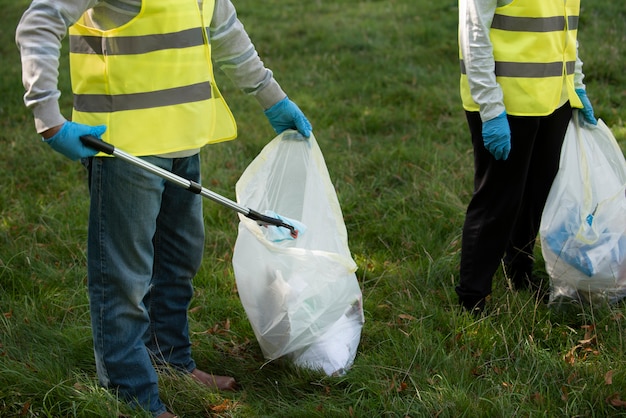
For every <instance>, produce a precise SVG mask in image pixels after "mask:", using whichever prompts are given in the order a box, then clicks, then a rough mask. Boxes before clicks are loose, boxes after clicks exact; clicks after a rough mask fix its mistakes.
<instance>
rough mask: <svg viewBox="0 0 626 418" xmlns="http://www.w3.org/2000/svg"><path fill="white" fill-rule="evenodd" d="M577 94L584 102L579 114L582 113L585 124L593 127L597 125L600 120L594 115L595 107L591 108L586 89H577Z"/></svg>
mask: <svg viewBox="0 0 626 418" xmlns="http://www.w3.org/2000/svg"><path fill="white" fill-rule="evenodd" d="M576 94H577V95H578V98H579V99H580V101H581V102H583V108H582V109H579V112H580V113H582V115H583V119H584V120H585V122H587V123H590V124H592V125H597V124H598V120H597V119H596V117H595V116H594V115H593V107H592V106H591V102H590V101H589V98H588V97H587V92H586V91H585V89H576Z"/></svg>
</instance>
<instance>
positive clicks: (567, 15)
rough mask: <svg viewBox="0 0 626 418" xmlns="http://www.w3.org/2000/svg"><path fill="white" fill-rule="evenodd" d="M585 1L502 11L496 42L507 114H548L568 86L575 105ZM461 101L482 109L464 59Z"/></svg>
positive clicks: (493, 35) (493, 33)
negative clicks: (474, 96) (578, 38)
mask: <svg viewBox="0 0 626 418" xmlns="http://www.w3.org/2000/svg"><path fill="white" fill-rule="evenodd" d="M579 9H580V0H566V1H565V2H564V0H525V1H514V2H512V3H510V4H509V5H507V6H503V7H499V8H497V9H496V13H495V15H494V18H493V22H492V25H491V30H490V39H491V43H492V45H493V51H494V52H493V54H494V58H495V74H496V80H497V82H498V84H499V85H500V86H501V88H502V91H503V92H504V105H505V108H506V110H507V113H509V114H511V115H518V116H544V115H548V114H550V113H552V112H553V111H554V110H555V109H556V108H557V107H558V105H559V104H560V102H561V97H562V93H563V86H564V85H565V86H566V89H567V97H568V98H569V101H570V103H571V105H572V106H573V107H582V103H581V102H580V99H579V98H578V96H577V95H576V92H575V91H574V90H575V89H574V72H575V64H576V36H577V31H578V13H579ZM460 64H461V97H462V100H463V107H464V108H465V109H466V110H470V111H478V110H479V106H478V104H476V103H475V102H474V100H473V99H472V97H471V94H470V90H469V83H468V80H467V75H466V74H467V73H466V68H465V64H464V62H463V59H462V56H461V61H460Z"/></svg>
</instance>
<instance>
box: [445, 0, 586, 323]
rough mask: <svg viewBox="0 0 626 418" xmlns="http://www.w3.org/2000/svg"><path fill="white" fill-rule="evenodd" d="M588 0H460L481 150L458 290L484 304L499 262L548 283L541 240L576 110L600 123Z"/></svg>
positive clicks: (477, 305)
mask: <svg viewBox="0 0 626 418" xmlns="http://www.w3.org/2000/svg"><path fill="white" fill-rule="evenodd" d="M579 11H580V0H497V1H496V0H460V1H459V52H460V64H461V83H460V92H461V98H462V102H463V108H464V109H465V112H466V118H467V122H468V126H469V130H470V133H471V138H472V144H473V149H474V193H473V195H472V198H471V201H470V203H469V205H468V207H467V212H466V218H465V223H464V225H463V238H462V250H461V262H460V279H459V284H458V285H457V286H456V289H455V290H456V293H457V295H458V297H459V302H460V304H461V306H462V307H463V308H465V309H467V310H469V311H472V312H476V313H478V312H481V311H482V310H483V308H484V307H485V298H487V296H489V295H490V294H491V292H492V280H493V276H494V274H495V272H496V271H497V269H498V267H499V266H500V265H501V263H503V264H504V270H505V273H506V275H507V277H508V278H509V279H510V280H511V282H512V285H513V287H514V288H515V289H517V290H522V289H530V290H532V291H536V292H538V291H541V283H538V281H537V280H536V279H535V278H534V276H533V251H534V250H533V249H534V246H535V239H536V236H537V233H538V230H539V223H540V220H541V213H542V211H543V207H544V205H545V202H546V199H547V196H548V193H549V191H550V187H551V185H552V181H553V180H554V177H555V175H556V172H557V171H558V168H559V159H560V150H561V145H562V143H563V139H564V137H565V132H566V130H567V125H568V123H569V121H570V119H571V115H572V109H573V108H577V109H579V110H580V112H581V114H582V116H583V118H584V120H585V121H586V122H587V123H591V124H596V123H597V121H596V119H595V117H594V112H593V108H592V107H591V104H590V102H589V99H588V98H587V95H586V89H585V85H584V84H583V73H582V62H581V60H580V59H579V57H578V43H577V32H578V21H579V19H578V17H579Z"/></svg>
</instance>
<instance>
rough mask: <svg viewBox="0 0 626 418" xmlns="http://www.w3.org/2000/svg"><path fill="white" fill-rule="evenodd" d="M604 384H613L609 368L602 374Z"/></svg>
mask: <svg viewBox="0 0 626 418" xmlns="http://www.w3.org/2000/svg"><path fill="white" fill-rule="evenodd" d="M604 384H605V385H612V384H613V370H609V371H608V372H606V373H605V375H604Z"/></svg>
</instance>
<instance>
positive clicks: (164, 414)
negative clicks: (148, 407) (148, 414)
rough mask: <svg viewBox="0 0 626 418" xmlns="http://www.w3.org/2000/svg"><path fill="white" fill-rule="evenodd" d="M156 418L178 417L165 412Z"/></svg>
mask: <svg viewBox="0 0 626 418" xmlns="http://www.w3.org/2000/svg"><path fill="white" fill-rule="evenodd" d="M156 418H178V416H176V415H174V414H172V413H171V412H168V411H165V412H163V413H162V414H159V415H158V416H157V417H156Z"/></svg>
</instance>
